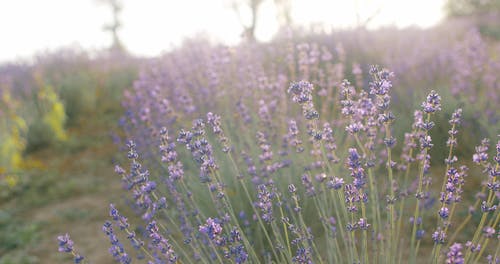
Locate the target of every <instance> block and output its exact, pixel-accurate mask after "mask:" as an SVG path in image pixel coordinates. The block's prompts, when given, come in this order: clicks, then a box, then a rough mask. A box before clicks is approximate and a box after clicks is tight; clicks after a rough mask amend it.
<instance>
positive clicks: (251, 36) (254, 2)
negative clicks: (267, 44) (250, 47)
mask: <svg viewBox="0 0 500 264" xmlns="http://www.w3.org/2000/svg"><path fill="white" fill-rule="evenodd" d="M263 2H264V1H263V0H230V5H231V8H232V9H233V10H234V11H235V12H236V14H237V15H238V19H239V21H240V24H241V26H242V27H243V33H242V36H243V38H244V39H245V40H247V41H251V42H254V41H255V40H256V39H255V28H256V26H257V15H258V12H259V7H260V5H261V4H262V3H263ZM248 11H250V12H249V13H250V19H249V20H250V23H246V22H245V21H244V19H243V16H244V13H245V12H246V13H248Z"/></svg>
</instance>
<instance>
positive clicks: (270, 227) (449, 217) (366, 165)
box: [58, 42, 500, 263]
mask: <svg viewBox="0 0 500 264" xmlns="http://www.w3.org/2000/svg"><path fill="white" fill-rule="evenodd" d="M268 57H271V58H273V59H271V60H269V59H266V58H268ZM193 61H196V63H192V62H193ZM347 65H348V63H347V59H346V53H345V51H344V49H343V47H342V46H341V45H339V46H336V47H335V49H334V50H331V49H329V48H328V47H327V46H321V45H316V44H300V45H294V44H293V43H292V42H288V44H287V45H280V46H278V45H268V46H248V47H247V46H240V47H236V48H232V49H230V48H225V47H209V46H208V45H197V44H187V45H186V46H185V47H184V48H183V49H181V50H178V51H176V52H173V53H170V54H168V55H166V57H164V58H162V59H160V60H157V61H154V62H153V63H152V65H151V66H150V67H149V68H146V69H145V70H144V71H143V73H142V74H141V75H140V77H139V79H138V80H137V81H136V83H135V85H134V88H133V90H132V91H130V92H128V93H127V94H126V95H125V100H124V102H123V106H124V107H125V108H126V114H125V117H124V118H123V119H122V120H121V121H120V123H121V125H122V127H123V129H124V133H125V135H126V138H128V139H129V140H127V141H126V142H124V144H123V145H124V146H125V148H124V152H125V153H126V156H127V158H128V164H127V165H117V166H116V167H115V171H116V173H117V174H118V175H119V176H120V177H121V179H122V182H123V186H124V188H125V189H126V190H127V192H128V193H129V195H128V197H129V204H130V206H131V208H132V209H133V212H134V213H135V214H137V215H139V216H140V219H141V220H137V221H134V225H131V224H129V220H128V219H127V217H126V216H125V215H126V214H124V213H123V212H122V211H123V210H118V208H117V206H115V205H110V221H108V222H106V223H104V225H103V227H102V230H103V232H104V233H105V235H107V236H108V238H109V241H110V244H111V246H110V248H109V252H110V253H111V255H112V256H113V258H114V259H115V260H116V261H117V262H119V263H131V262H132V261H133V260H134V259H138V260H139V261H142V262H144V263H198V262H200V263H213V262H219V263H226V262H227V263H246V262H248V263H260V262H265V263H271V262H274V263H404V262H408V263H422V262H425V263H479V262H481V263H484V262H489V263H498V262H499V260H500V243H499V241H498V240H499V238H500V233H499V232H498V229H499V221H500V211H499V209H498V201H499V191H500V182H499V181H498V176H499V175H500V141H498V143H496V146H495V149H494V150H491V151H490V148H491V144H490V142H489V140H488V139H484V140H482V141H481V142H480V144H479V146H477V147H476V152H475V153H474V154H469V153H467V154H463V155H460V159H459V156H457V154H456V151H457V146H459V139H460V137H459V135H460V132H459V131H460V129H461V124H462V121H463V119H464V118H463V117H464V115H465V114H464V113H465V112H467V113H468V111H470V109H468V108H464V109H461V108H458V107H457V109H456V110H455V111H453V113H452V114H451V116H449V117H444V118H448V119H449V123H448V124H447V123H444V122H436V121H435V120H442V119H443V117H442V116H441V115H442V114H441V110H442V109H443V107H444V106H443V105H442V98H441V96H440V95H439V94H438V93H437V92H436V91H429V92H428V95H427V96H426V97H425V98H421V99H422V101H423V102H422V103H421V104H420V107H419V109H416V110H415V111H414V112H413V122H412V125H411V127H408V128H400V127H398V131H401V130H406V131H407V132H406V133H404V134H402V133H399V132H398V133H396V128H395V126H394V124H397V122H398V120H399V119H398V115H399V112H398V114H396V113H394V112H393V111H392V110H391V109H393V104H394V102H393V101H394V98H393V97H391V93H392V91H393V90H394V89H395V88H394V87H393V81H394V78H395V77H396V78H397V77H398V76H394V73H392V72H390V71H389V70H387V69H383V68H381V67H379V66H370V67H367V68H364V67H362V66H360V65H359V64H353V65H349V68H350V70H351V71H350V73H349V74H346V72H348V71H347ZM348 76H349V77H353V78H350V79H351V81H352V83H351V82H350V81H348V80H347V79H346V77H348ZM366 76H369V78H366ZM396 103H398V102H396ZM399 103H400V102H399ZM406 115H408V114H407V113H406ZM440 116H441V117H440ZM439 117H440V119H437V118H439ZM436 128H442V129H445V130H448V139H447V140H445V141H443V142H440V141H433V139H432V137H431V136H432V131H433V130H435V129H436ZM496 132H498V131H496ZM478 143H479V142H478ZM435 145H441V146H444V148H445V149H446V153H445V154H444V156H445V159H444V160H441V159H436V158H432V156H431V153H432V149H433V148H434V146H435ZM490 155H492V156H490ZM463 157H465V158H463ZM471 160H472V162H473V163H474V164H473V165H472V166H474V167H473V169H471V171H473V172H474V174H473V175H474V178H478V177H479V176H478V175H480V174H479V173H477V172H478V171H482V172H483V173H482V175H483V176H482V179H481V180H482V181H483V182H482V184H481V185H477V184H476V185H475V184H474V183H475V182H477V180H474V181H470V180H469V177H468V174H469V167H470V165H471ZM431 165H433V166H431ZM469 182H470V183H469ZM466 183H467V184H466ZM469 185H470V186H471V187H470V188H472V189H475V192H477V195H476V196H475V198H471V197H469V196H470V195H469V194H468V192H464V189H465V188H466V186H469ZM132 215H134V214H129V216H132ZM133 226H135V227H133ZM58 239H59V250H60V251H64V252H69V253H71V254H72V255H73V256H74V260H75V262H76V263H85V262H86V259H84V258H82V256H81V255H80V253H79V252H77V251H76V250H75V248H74V247H73V242H72V241H71V239H70V238H69V236H68V235H64V236H61V237H59V238H58ZM89 259H91V257H89Z"/></svg>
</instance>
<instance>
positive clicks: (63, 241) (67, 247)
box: [57, 234, 84, 264]
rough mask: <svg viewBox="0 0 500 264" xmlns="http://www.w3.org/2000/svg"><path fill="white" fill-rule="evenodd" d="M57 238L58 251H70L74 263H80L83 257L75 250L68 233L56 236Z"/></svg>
mask: <svg viewBox="0 0 500 264" xmlns="http://www.w3.org/2000/svg"><path fill="white" fill-rule="evenodd" d="M57 240H58V241H59V252H66V253H71V254H72V255H73V257H74V261H75V263H76V264H79V263H82V261H83V259H84V257H83V256H81V255H80V254H78V253H77V252H76V251H75V249H74V243H73V240H71V238H70V237H69V235H68V234H64V235H60V236H58V237H57Z"/></svg>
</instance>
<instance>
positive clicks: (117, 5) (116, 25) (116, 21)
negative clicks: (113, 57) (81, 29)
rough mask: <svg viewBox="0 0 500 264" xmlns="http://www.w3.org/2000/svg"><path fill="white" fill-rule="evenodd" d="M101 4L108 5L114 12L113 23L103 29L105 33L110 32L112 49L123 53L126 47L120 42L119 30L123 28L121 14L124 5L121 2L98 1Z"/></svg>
mask: <svg viewBox="0 0 500 264" xmlns="http://www.w3.org/2000/svg"><path fill="white" fill-rule="evenodd" d="M98 1H99V2H100V3H103V4H105V5H108V6H109V7H111V10H112V12H113V21H112V22H111V23H109V24H106V25H104V27H103V29H104V30H105V31H109V32H110V33H111V35H112V37H113V44H112V45H111V49H113V50H119V51H123V50H124V47H123V45H122V42H121V41H120V37H118V30H119V29H120V28H121V27H122V23H121V22H120V18H119V16H120V13H121V11H122V9H123V3H122V1H120V0H98Z"/></svg>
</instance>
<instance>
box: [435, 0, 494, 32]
mask: <svg viewBox="0 0 500 264" xmlns="http://www.w3.org/2000/svg"><path fill="white" fill-rule="evenodd" d="M445 11H446V13H447V15H448V17H449V18H468V19H471V20H472V22H473V23H474V24H475V25H476V26H477V27H478V28H479V31H480V32H481V35H483V36H488V37H491V38H493V39H497V40H500V27H499V26H498V25H499V24H500V22H499V21H500V0H448V1H447V3H446V6H445Z"/></svg>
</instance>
